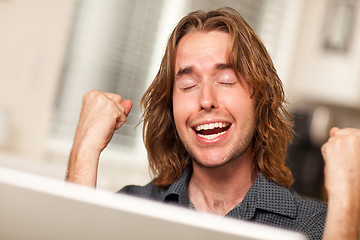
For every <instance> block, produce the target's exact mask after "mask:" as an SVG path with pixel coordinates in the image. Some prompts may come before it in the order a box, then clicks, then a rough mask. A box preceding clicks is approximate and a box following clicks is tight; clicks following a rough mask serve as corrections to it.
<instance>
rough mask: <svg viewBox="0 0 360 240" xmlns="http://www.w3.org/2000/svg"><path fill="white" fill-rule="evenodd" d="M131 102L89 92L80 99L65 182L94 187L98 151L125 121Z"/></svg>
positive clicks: (117, 96)
mask: <svg viewBox="0 0 360 240" xmlns="http://www.w3.org/2000/svg"><path fill="white" fill-rule="evenodd" d="M131 107H132V102H131V101H130V100H122V97H121V96H119V95H116V94H113V93H107V92H101V91H97V90H92V91H90V92H89V93H87V94H86V95H85V96H84V97H83V101H82V107H81V112H80V118H79V123H78V127H77V130H76V133H75V138H74V143H73V147H72V150H71V154H70V158H69V164H68V169H67V175H66V180H67V181H69V182H73V183H78V184H82V185H87V186H93V187H95V186H96V180H97V171H98V162H99V157H100V154H101V152H102V151H103V150H104V149H105V147H106V146H107V145H108V143H109V142H110V140H111V138H112V136H113V135H114V131H115V130H117V129H119V128H120V127H121V126H122V125H123V124H124V123H125V121H126V117H127V116H128V114H129V112H130V110H131Z"/></svg>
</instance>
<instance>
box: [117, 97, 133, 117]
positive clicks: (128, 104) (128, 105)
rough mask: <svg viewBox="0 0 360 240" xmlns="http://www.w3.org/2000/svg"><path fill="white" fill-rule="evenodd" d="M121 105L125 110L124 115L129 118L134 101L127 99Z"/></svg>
mask: <svg viewBox="0 0 360 240" xmlns="http://www.w3.org/2000/svg"><path fill="white" fill-rule="evenodd" d="M120 104H121V106H123V107H124V108H125V113H124V114H125V116H128V115H129V113H130V110H131V108H132V105H133V103H132V101H131V100H129V99H126V100H124V101H122V102H121V103H120Z"/></svg>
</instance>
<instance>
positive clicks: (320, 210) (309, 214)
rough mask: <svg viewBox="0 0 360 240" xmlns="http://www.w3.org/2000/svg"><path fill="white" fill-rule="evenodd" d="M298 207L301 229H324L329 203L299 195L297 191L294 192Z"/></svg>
mask: <svg viewBox="0 0 360 240" xmlns="http://www.w3.org/2000/svg"><path fill="white" fill-rule="evenodd" d="M292 194H293V197H294V200H295V204H296V208H297V218H298V219H299V220H300V221H299V223H298V227H299V229H300V230H301V229H304V230H305V229H307V230H308V231H312V230H313V231H320V230H321V232H322V231H323V229H324V226H325V219H326V214H327V204H325V203H323V202H320V201H316V200H309V199H306V198H304V197H301V196H299V195H298V194H297V193H296V192H292Z"/></svg>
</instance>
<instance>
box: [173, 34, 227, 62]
mask: <svg viewBox="0 0 360 240" xmlns="http://www.w3.org/2000/svg"><path fill="white" fill-rule="evenodd" d="M228 45H229V34H228V33H225V32H221V31H209V32H204V31H195V32H192V33H189V34H187V35H185V36H184V37H182V38H181V39H180V41H179V44H178V46H177V48H176V54H175V69H176V68H178V67H181V66H179V65H183V64H185V65H187V64H194V63H197V62H203V61H220V62H222V63H224V62H226V61H227V55H228V49H229V47H228Z"/></svg>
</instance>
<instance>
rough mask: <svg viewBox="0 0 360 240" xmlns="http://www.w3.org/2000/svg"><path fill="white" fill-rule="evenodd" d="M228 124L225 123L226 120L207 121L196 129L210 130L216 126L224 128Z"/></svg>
mask: <svg viewBox="0 0 360 240" xmlns="http://www.w3.org/2000/svg"><path fill="white" fill-rule="evenodd" d="M227 125H228V124H227V123H224V122H215V123H206V124H201V125H199V126H196V127H195V130H196V131H201V130H209V129H214V128H223V127H226V126H227Z"/></svg>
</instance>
